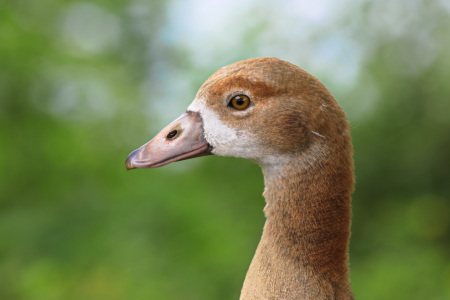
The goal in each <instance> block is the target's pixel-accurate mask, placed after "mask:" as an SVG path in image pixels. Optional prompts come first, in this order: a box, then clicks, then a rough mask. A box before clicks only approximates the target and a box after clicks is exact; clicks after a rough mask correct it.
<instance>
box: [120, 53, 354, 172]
mask: <svg viewBox="0 0 450 300" xmlns="http://www.w3.org/2000/svg"><path fill="white" fill-rule="evenodd" d="M347 128H348V125H347V121H346V118H345V115H344V114H343V112H342V110H341V109H340V107H339V106H338V105H337V103H336V101H335V100H334V98H333V96H331V94H330V93H329V92H328V90H327V89H326V88H325V87H324V86H323V85H322V84H321V83H320V82H319V81H318V80H317V79H316V78H315V77H313V76H312V75H310V74H308V73H307V72H305V71H303V70H302V69H300V68H299V67H297V66H295V65H293V64H291V63H288V62H286V61H283V60H280V59H276V58H256V59H249V60H244V61H241V62H237V63H234V64H231V65H229V66H226V67H224V68H222V69H220V70H218V71H217V72H215V73H214V74H213V75H212V76H211V77H210V78H209V79H208V80H207V81H206V82H205V83H204V84H203V85H202V86H201V88H200V89H199V91H198V93H197V95H196V97H195V99H194V101H193V102H192V103H191V105H190V106H189V107H188V109H187V111H186V112H185V113H184V114H183V115H181V116H180V117H179V118H178V119H176V120H175V121H173V122H172V123H171V124H169V125H168V126H167V127H165V128H164V129H163V130H162V131H161V132H160V133H159V134H158V135H156V136H155V137H154V138H153V139H152V140H151V141H150V142H148V143H147V144H145V145H143V146H142V147H140V148H139V149H137V150H135V151H134V152H132V153H131V154H130V155H129V156H128V158H127V160H126V168H127V169H134V168H153V167H160V166H163V165H166V164H168V163H171V162H174V161H179V160H183V159H188V158H193V157H198V156H203V155H210V154H214V155H218V156H229V157H240V158H245V159H249V160H251V161H254V162H256V163H258V164H259V165H260V166H261V167H262V168H263V171H265V172H266V171H268V170H273V169H279V168H283V166H284V165H288V164H292V161H293V159H294V160H295V161H298V163H299V164H301V165H302V166H303V167H308V166H310V165H311V164H313V163H314V162H315V161H316V160H317V158H319V157H324V156H326V155H327V154H329V153H330V152H333V148H336V147H338V146H339V141H337V140H339V137H342V136H343V135H345V133H346V130H347ZM336 142H337V143H336Z"/></svg>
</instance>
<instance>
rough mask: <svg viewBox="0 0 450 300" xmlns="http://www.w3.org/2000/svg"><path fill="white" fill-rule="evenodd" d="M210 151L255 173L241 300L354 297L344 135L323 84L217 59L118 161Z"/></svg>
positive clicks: (147, 163) (267, 65)
mask: <svg viewBox="0 0 450 300" xmlns="http://www.w3.org/2000/svg"><path fill="white" fill-rule="evenodd" d="M210 154H214V155H218V156H231V157H240V158H245V159H249V160H251V161H254V162H256V163H257V164H259V165H260V166H261V168H262V170H263V173H264V180H265V191H264V197H265V198H266V202H267V205H266V207H265V208H264V212H265V214H266V217H267V221H266V223H265V226H264V230H263V235H262V237H261V241H260V243H259V245H258V248H257V251H256V253H255V256H254V258H253V260H252V263H251V265H250V268H249V271H248V273H247V276H246V279H245V282H244V286H243V288H242V293H241V299H353V296H352V293H351V289H350V287H349V284H348V267H347V249H348V241H349V236H350V216H351V212H350V198H351V192H352V188H353V160H352V146H351V138H350V134H349V126H348V122H347V118H346V117H345V114H344V112H343V111H342V109H341V108H340V106H339V105H338V104H337V102H336V100H335V99H334V97H333V96H332V95H331V94H330V93H329V91H328V90H327V89H326V88H325V86H324V85H322V84H321V83H320V82H319V81H318V80H317V79H316V78H315V77H313V76H312V75H310V74H308V73H307V72H305V71H303V70H302V69H300V68H299V67H297V66H295V65H293V64H290V63H288V62H285V61H282V60H280V59H276V58H256V59H249V60H244V61H241V62H237V63H234V64H231V65H229V66H226V67H224V68H222V69H220V70H218V71H217V72H216V73H214V74H213V75H212V76H211V77H210V78H209V79H208V80H207V81H206V82H205V83H204V84H203V85H202V86H201V88H200V89H199V91H198V93H197V95H196V97H195V99H194V101H193V102H192V103H191V104H190V105H189V107H188V109H187V111H186V112H185V113H184V114H182V115H181V116H180V117H179V118H178V119H176V120H175V121H173V122H172V123H171V124H169V125H168V126H167V127H166V128H164V129H163V130H162V131H161V132H160V133H158V134H157V135H156V136H155V137H154V138H153V139H152V140H151V141H150V142H148V143H147V144H145V145H143V146H142V147H140V148H139V149H137V150H135V151H133V152H132V153H131V154H130V155H129V156H128V158H127V160H126V168H127V169H134V168H154V167H160V166H163V165H166V164H168V163H171V162H174V161H179V160H183V159H188V158H193V157H198V156H203V155H210Z"/></svg>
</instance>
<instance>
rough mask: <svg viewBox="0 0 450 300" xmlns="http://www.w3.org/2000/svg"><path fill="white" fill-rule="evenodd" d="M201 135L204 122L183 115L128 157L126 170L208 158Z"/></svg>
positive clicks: (196, 115) (186, 114)
mask: <svg viewBox="0 0 450 300" xmlns="http://www.w3.org/2000/svg"><path fill="white" fill-rule="evenodd" d="M209 148H210V146H209V145H208V143H207V142H206V140H205V138H204V136H203V121H202V118H201V116H200V114H199V113H197V112H190V111H188V112H185V113H184V114H182V115H181V116H180V117H179V118H178V119H176V120H175V121H173V122H172V123H170V124H169V125H168V126H167V127H166V128H164V129H163V130H161V132H159V133H158V134H157V135H156V136H155V137H154V138H153V139H152V140H151V141H150V142H148V143H147V144H145V145H143V146H142V147H140V148H139V149H136V150H134V151H133V152H131V153H130V155H128V157H127V160H126V162H125V167H126V168H127V170H131V169H135V168H157V167H162V166H164V165H167V164H170V163H172V162H175V161H179V160H184V159H188V158H194V157H199V156H204V155H210V154H211V152H210V151H209V150H210V149H209Z"/></svg>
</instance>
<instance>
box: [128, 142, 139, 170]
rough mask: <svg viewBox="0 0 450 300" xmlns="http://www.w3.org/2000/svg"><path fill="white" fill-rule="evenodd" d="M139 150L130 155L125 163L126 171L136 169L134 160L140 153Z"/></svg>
mask: <svg viewBox="0 0 450 300" xmlns="http://www.w3.org/2000/svg"><path fill="white" fill-rule="evenodd" d="M139 149H140V148H139ZM139 149H136V150H134V151H133V152H131V153H130V154H129V155H128V157H127V160H126V161H125V169H127V171H129V170H133V169H136V166H135V165H134V164H133V158H134V157H135V156H136V154H137V153H138V152H139Z"/></svg>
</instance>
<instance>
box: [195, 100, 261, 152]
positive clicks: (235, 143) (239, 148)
mask: <svg viewBox="0 0 450 300" xmlns="http://www.w3.org/2000/svg"><path fill="white" fill-rule="evenodd" d="M187 110H188V111H193V112H198V113H200V115H201V116H202V119H203V130H204V134H205V139H206V141H207V142H208V143H209V144H210V145H211V146H212V147H213V150H212V153H213V154H215V155H219V156H232V157H242V158H247V159H250V160H258V158H259V156H260V155H261V153H262V149H258V148H259V147H258V144H259V143H258V140H257V138H256V137H255V136H254V135H253V134H251V133H250V132H247V131H243V130H237V129H236V128H233V127H232V126H231V125H230V124H227V123H226V121H223V120H221V119H220V117H219V115H218V114H217V113H216V112H215V111H214V110H212V109H210V108H208V107H207V106H206V104H205V101H204V100H203V99H198V98H196V99H194V101H193V102H192V104H191V105H189V107H188V109H187Z"/></svg>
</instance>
